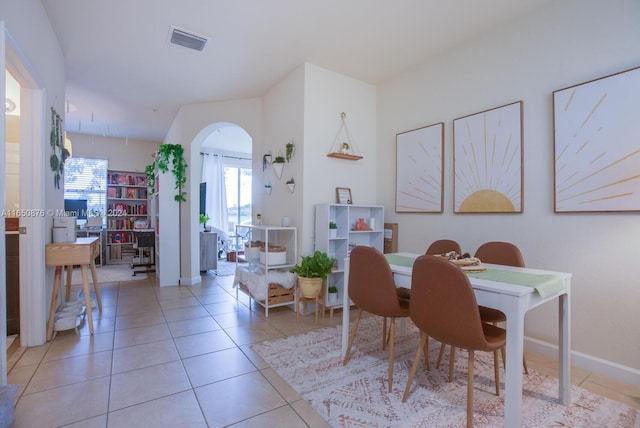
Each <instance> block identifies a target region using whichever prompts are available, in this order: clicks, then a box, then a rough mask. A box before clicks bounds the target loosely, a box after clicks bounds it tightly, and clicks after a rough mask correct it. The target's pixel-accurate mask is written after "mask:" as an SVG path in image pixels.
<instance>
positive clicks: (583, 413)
mask: <svg viewBox="0 0 640 428" xmlns="http://www.w3.org/2000/svg"><path fill="white" fill-rule="evenodd" d="M408 324H409V326H408V327H407V335H406V336H403V337H399V338H397V340H396V353H395V355H396V357H395V365H394V380H393V391H392V392H391V393H388V392H387V373H388V370H387V367H388V360H387V351H382V349H381V342H382V339H381V336H382V321H381V318H380V317H369V318H365V319H363V320H362V321H361V323H360V328H359V329H358V335H357V337H356V342H355V344H354V349H353V350H352V356H351V359H350V360H349V362H348V363H347V365H346V366H343V365H342V361H341V358H340V346H341V339H340V331H341V330H340V329H341V326H336V327H327V328H325V329H321V330H316V331H312V332H309V333H305V334H301V335H298V336H293V337H288V338H284V339H278V340H273V341H268V342H263V343H260V344H257V345H253V349H254V350H255V351H256V352H257V353H258V354H259V355H260V356H261V357H262V358H263V359H264V360H265V361H266V362H267V363H268V364H269V365H270V366H271V367H272V368H273V369H274V370H275V371H276V372H277V373H278V374H279V375H280V376H281V377H282V378H283V379H284V380H285V381H286V382H287V383H288V384H289V385H290V386H291V387H292V388H293V389H295V390H296V391H297V392H298V393H299V394H300V395H301V396H302V397H303V398H304V399H305V400H306V401H307V402H309V403H310V404H311V406H312V407H313V408H314V409H315V410H316V411H317V412H318V413H319V414H320V415H321V416H322V417H324V419H325V420H326V421H327V422H328V423H329V424H330V425H331V426H334V427H436V426H438V427H440V426H443V427H444V426H447V427H450V426H456V427H457V426H465V424H466V388H467V371H466V370H467V369H466V367H467V353H466V352H464V351H459V352H456V361H455V371H454V379H453V382H451V383H449V382H447V379H448V351H447V356H445V358H444V359H443V364H442V365H441V366H440V368H439V369H436V368H435V362H436V360H437V356H438V351H439V349H440V344H439V343H436V342H434V341H431V342H430V349H429V354H430V357H429V358H430V362H431V364H432V367H431V371H429V372H427V371H426V369H425V367H424V365H421V366H419V368H418V372H417V374H416V377H415V379H414V382H413V386H412V389H411V393H410V395H409V398H408V399H407V402H406V403H402V394H403V393H404V388H405V385H406V382H407V378H408V376H409V370H410V369H411V364H412V362H413V358H414V355H415V351H416V347H417V344H418V341H419V333H418V330H417V329H416V328H415V327H414V326H413V325H412V324H411V323H410V322H408ZM475 371H476V377H475V384H474V385H475V391H474V426H482V427H493V426H502V425H503V423H504V419H503V417H504V399H503V397H502V396H500V397H497V396H496V395H495V386H494V380H493V354H489V353H485V352H478V353H476V364H475ZM501 376H502V377H501V380H502V381H503V380H504V372H502V373H501ZM501 393H504V383H502V387H501ZM557 395H558V381H557V380H556V379H554V378H552V377H549V376H546V375H544V374H542V373H538V372H535V371H534V370H531V369H530V370H529V375H525V376H524V390H523V406H522V410H523V426H524V427H532V428H533V427H535V428H538V427H560V426H562V427H585V428H586V427H589V428H591V427H640V413H639V411H638V410H636V409H633V408H630V407H628V406H625V405H624V404H621V403H618V402H616V401H613V400H609V399H606V398H604V397H601V396H599V395H597V394H593V393H591V392H589V391H586V390H584V389H582V388H579V387H576V386H572V388H571V405H570V406H567V407H565V406H562V405H561V404H560V403H559V401H558V398H557Z"/></svg>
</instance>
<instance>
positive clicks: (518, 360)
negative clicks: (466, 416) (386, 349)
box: [342, 253, 571, 427]
mask: <svg viewBox="0 0 640 428" xmlns="http://www.w3.org/2000/svg"><path fill="white" fill-rule="evenodd" d="M396 254H397V255H399V256H402V257H408V258H411V259H414V260H415V258H416V257H418V256H419V254H412V253H396ZM485 265H486V266H487V267H488V268H489V269H492V268H494V269H500V270H507V271H515V272H523V273H530V274H538V275H553V276H556V277H557V278H558V279H559V280H561V281H562V289H561V290H558V291H556V292H554V293H551V294H549V295H547V296H545V297H542V296H540V294H539V293H538V292H536V291H534V289H533V288H532V287H529V286H523V285H518V284H512V283H506V282H496V281H489V280H486V279H478V278H473V277H469V281H470V282H471V286H472V287H473V291H474V293H475V295H476V300H477V301H478V304H479V305H483V306H488V307H490V308H495V309H499V310H501V311H502V312H504V313H505V315H506V316H507V321H506V329H507V344H506V347H507V361H506V373H505V388H504V389H505V392H504V397H505V398H504V426H505V427H519V426H521V425H522V354H523V350H524V317H525V314H526V313H527V311H529V310H530V309H533V308H535V307H537V306H540V305H542V304H544V303H547V302H550V301H552V300H555V299H557V300H558V307H559V313H558V318H559V329H558V335H559V340H558V342H559V345H558V362H559V370H558V379H559V382H558V383H559V391H558V395H559V398H560V402H561V403H562V404H564V405H565V406H567V405H569V402H570V397H569V392H570V387H571V384H570V367H571V361H570V346H569V342H570V337H569V336H570V334H569V333H570V319H569V309H570V308H569V303H570V302H569V296H570V290H571V274H569V273H564V272H551V271H545V270H538V269H529V268H516V267H510V266H499V265H491V264H485ZM389 266H390V267H391V271H392V272H393V277H394V281H395V283H396V286H401V287H407V288H411V274H412V270H413V269H412V267H410V266H403V265H399V264H398V265H397V264H393V263H389ZM344 278H345V280H344V296H343V313H342V354H343V355H344V354H345V353H346V350H347V342H348V339H349V308H350V303H351V302H350V299H349V285H348V284H349V282H348V280H349V258H346V259H345V273H344Z"/></svg>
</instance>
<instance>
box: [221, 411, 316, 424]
mask: <svg viewBox="0 0 640 428" xmlns="http://www.w3.org/2000/svg"><path fill="white" fill-rule="evenodd" d="M231 426H232V427H233V428H253V427H263V428H269V427H273V428H276V427H277V428H299V427H304V426H306V424H305V423H304V421H303V420H302V418H301V417H300V416H299V415H298V414H297V413H296V412H295V411H294V410H293V409H292V408H291V407H290V406H283V407H280V408H277V409H275V410H271V411H270V412H266V413H263V414H261V415H258V416H255V417H253V418H251V419H247V420H245V421H242V422H239V423H237V424H233V425H231Z"/></svg>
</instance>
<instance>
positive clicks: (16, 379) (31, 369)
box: [7, 364, 39, 404]
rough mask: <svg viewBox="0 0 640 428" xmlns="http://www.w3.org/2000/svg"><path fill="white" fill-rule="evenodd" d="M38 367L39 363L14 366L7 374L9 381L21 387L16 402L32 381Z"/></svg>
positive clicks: (15, 398)
mask: <svg viewBox="0 0 640 428" xmlns="http://www.w3.org/2000/svg"><path fill="white" fill-rule="evenodd" d="M38 367H39V365H38V364H32V365H29V366H20V367H14V368H13V369H12V370H11V371H10V372H9V374H8V375H7V383H11V384H14V385H18V386H19V387H20V389H18V392H17V393H16V395H15V397H14V404H15V403H16V402H17V401H18V399H19V398H20V397H21V396H22V394H23V393H24V390H25V389H26V388H27V385H28V384H29V382H30V381H31V378H32V377H33V374H34V373H35V372H36V370H37V369H38Z"/></svg>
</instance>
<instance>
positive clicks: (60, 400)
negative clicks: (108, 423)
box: [14, 377, 110, 428]
mask: <svg viewBox="0 0 640 428" xmlns="http://www.w3.org/2000/svg"><path fill="white" fill-rule="evenodd" d="M109 382H110V379H109V378H108V377H103V378H100V379H94V380H90V381H87V382H81V383H75V384H73V385H68V386H63V387H61V388H56V389H49V390H47V391H43V392H38V393H35V394H30V395H24V396H22V398H21V399H20V401H19V402H18V404H17V405H16V408H15V417H16V423H15V425H14V428H23V427H24V428H35V427H38V428H40V427H58V426H62V425H66V424H70V423H74V422H78V421H81V420H84V419H88V418H92V417H95V416H98V415H102V414H105V413H107V403H108V399H109Z"/></svg>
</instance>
